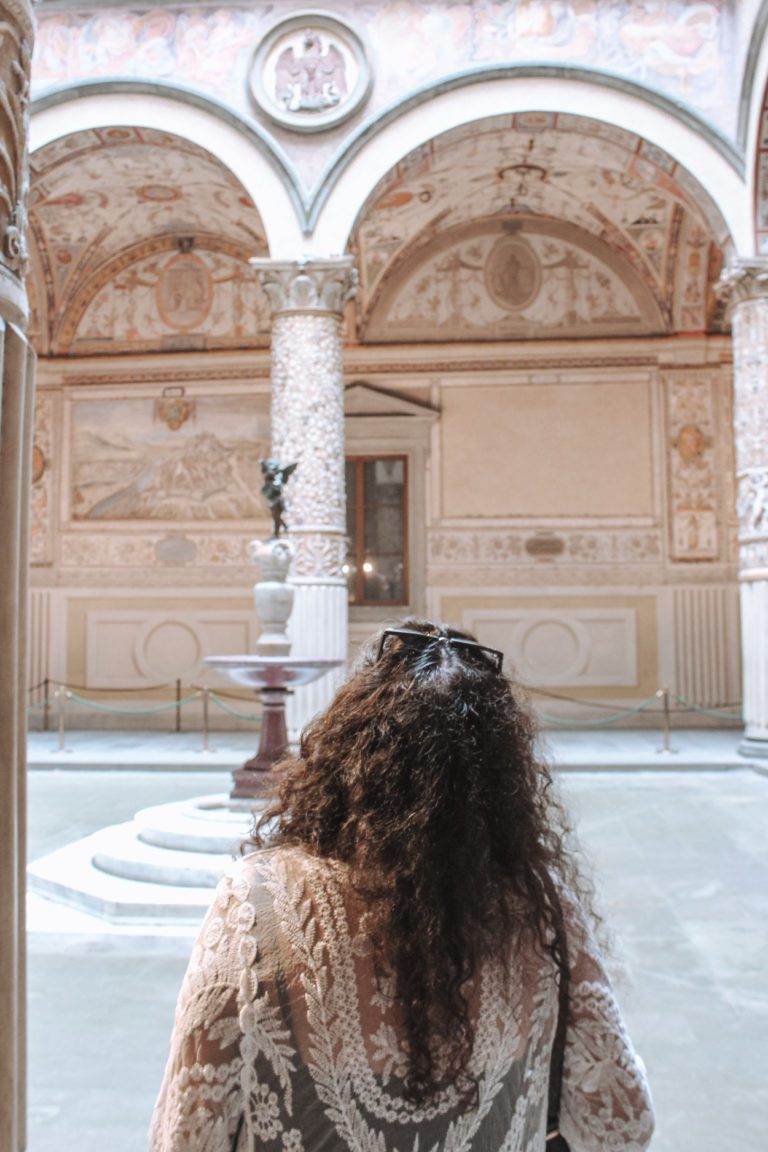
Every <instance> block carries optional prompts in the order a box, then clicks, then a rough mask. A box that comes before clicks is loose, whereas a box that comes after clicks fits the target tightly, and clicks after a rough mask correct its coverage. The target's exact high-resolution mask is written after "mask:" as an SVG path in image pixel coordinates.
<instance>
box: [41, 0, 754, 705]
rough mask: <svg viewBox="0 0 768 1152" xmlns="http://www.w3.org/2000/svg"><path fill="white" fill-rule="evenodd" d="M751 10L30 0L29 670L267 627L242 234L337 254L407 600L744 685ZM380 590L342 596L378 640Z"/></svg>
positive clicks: (354, 394)
mask: <svg viewBox="0 0 768 1152" xmlns="http://www.w3.org/2000/svg"><path fill="white" fill-rule="evenodd" d="M758 9H759V5H758V3H757V0H745V2H744V3H743V4H741V3H740V4H736V3H735V2H733V0H711V2H702V3H696V4H685V3H679V2H677V0H660V2H658V3H653V4H650V3H645V2H640V0H627V2H622V0H616V2H610V3H602V2H600V3H598V2H597V0H584V2H581V3H568V2H561V0H505V2H504V3H497V2H495V0H494V2H491V0H466V2H464V0H456V2H453V0H451V2H448V0H445V2H443V0H429V2H427V3H416V2H415V0H397V2H395V0H384V2H382V3H378V2H377V3H374V2H369V0H365V2H363V3H357V2H355V3H352V0H331V2H330V3H329V4H326V5H323V11H322V12H318V13H316V14H314V15H312V14H310V15H306V5H305V4H303V3H299V0H296V3H294V2H293V0H290V2H289V3H286V4H280V5H276V4H273V3H267V2H263V3H262V2H257V3H254V4H250V5H247V6H238V7H227V6H226V4H219V5H216V4H211V5H199V4H195V5H192V4H188V5H183V4H181V5H170V4H168V5H166V4H162V5H158V6H157V7H155V8H152V7H149V8H144V9H134V8H133V7H131V5H129V4H126V5H122V4H121V5H115V6H113V7H109V6H104V5H99V6H98V7H95V6H94V7H91V8H89V7H88V6H87V5H83V6H75V5H69V4H61V3H56V4H50V5H48V4H46V3H42V4H41V5H40V6H39V8H38V18H39V34H38V39H37V42H36V48H35V60H34V68H33V92H32V95H33V98H35V99H38V100H39V101H40V102H39V103H38V105H37V106H36V107H35V109H34V115H33V121H34V122H35V123H37V124H38V125H39V126H40V127H39V133H40V136H39V139H40V144H39V146H36V147H35V148H34V150H33V153H32V157H31V186H30V199H29V221H30V245H29V248H30V251H29V293H30V300H31V305H32V319H31V331H32V334H33V339H34V342H35V346H36V349H37V351H38V354H39V356H40V373H39V380H40V387H39V397H38V402H37V412H36V441H35V457H34V462H33V485H32V539H31V558H32V563H33V584H34V597H33V601H34V602H33V619H34V621H35V622H36V623H35V629H36V630H37V631H36V632H35V638H34V643H33V644H32V645H31V649H30V650H31V651H32V652H33V654H34V662H35V666H34V668H33V669H32V670H31V675H33V674H34V675H33V679H34V680H35V682H36V681H37V680H39V679H41V678H42V677H43V676H45V675H56V676H58V677H60V678H62V679H67V678H69V679H73V680H75V681H76V682H77V683H83V684H86V685H90V686H91V687H94V688H98V687H100V686H101V687H111V688H119V687H120V686H121V685H122V686H124V687H125V688H126V689H127V688H128V687H130V688H131V689H132V690H134V689H136V688H141V687H147V686H149V685H150V684H153V683H156V682H157V681H158V678H160V679H162V678H163V677H167V678H175V677H176V676H179V677H181V678H182V679H185V680H188V681H190V682H191V681H192V680H193V679H196V678H198V677H199V675H200V673H201V667H202V665H201V661H202V657H203V655H204V654H205V653H206V652H207V651H210V650H211V646H212V645H213V646H215V645H218V646H219V647H221V646H222V645H223V646H224V648H226V647H227V646H230V647H231V646H232V645H234V646H235V647H237V646H238V645H239V646H240V647H241V648H242V646H243V645H244V644H246V645H247V644H251V643H252V642H253V639H254V636H255V632H254V628H255V623H254V618H253V614H252V611H251V607H250V605H251V591H250V590H251V585H252V584H253V581H254V579H255V577H256V571H255V569H254V566H253V564H252V563H251V560H250V554H249V541H250V540H251V539H253V538H254V537H255V536H259V535H264V534H266V533H267V532H268V531H269V520H268V516H267V509H266V507H265V505H264V502H263V500H262V498H261V495H260V491H259V489H260V485H261V477H260V471H259V459H260V458H261V457H262V456H264V455H266V454H267V452H268V451H269V444H270V415H269V412H270V379H269V377H270V354H269V345H270V338H271V326H272V319H271V315H270V306H271V303H272V301H271V299H268V298H267V296H266V294H265V293H264V291H263V290H262V288H261V287H260V284H259V280H258V278H257V276H256V275H255V273H254V270H253V268H252V267H251V266H250V264H249V261H250V260H251V259H252V258H253V257H257V258H265V257H266V258H270V257H271V258H274V259H278V260H283V259H285V260H291V261H296V260H300V259H301V258H302V257H303V256H304V255H305V254H307V253H309V254H310V255H313V256H317V255H320V256H323V257H325V256H332V255H334V254H337V253H341V252H342V251H346V252H349V253H351V254H352V256H353V257H354V260H355V264H356V269H357V273H358V275H359V286H358V290H357V294H356V296H355V298H354V300H352V301H351V302H349V303H348V304H347V305H346V307H345V309H344V314H343V318H342V331H343V336H344V372H345V379H346V382H347V385H348V390H347V395H346V404H347V407H346V412H347V415H346V436H347V452H348V454H350V455H354V456H356V457H357V456H366V455H371V456H375V455H377V454H378V455H386V456H390V457H393V456H398V457H401V456H402V457H403V459H404V460H405V461H406V466H405V467H404V473H405V472H407V475H408V490H407V509H406V512H407V515H405V516H404V517H403V522H404V524H405V528H404V530H403V531H404V537H405V539H404V540H403V541H402V542H401V543H402V554H403V557H404V558H406V557H407V566H408V572H409V582H408V588H407V603H404V604H402V605H393V606H389V607H388V608H387V614H388V615H389V616H391V615H397V614H399V612H400V611H401V610H402V611H406V610H408V611H410V610H413V611H418V612H428V613H430V614H433V615H435V616H441V617H444V618H448V619H451V620H454V621H456V622H457V623H460V624H463V625H464V626H466V627H469V628H472V629H476V630H477V631H478V633H479V634H480V635H481V637H482V638H484V639H485V640H486V641H487V642H488V643H498V644H500V645H502V646H503V647H504V648H505V651H507V652H508V655H509V658H510V660H511V662H512V663H513V664H514V665H515V666H517V667H518V668H519V670H520V674H521V676H522V677H523V678H524V679H527V680H529V681H530V682H531V683H537V684H539V685H549V687H550V688H555V689H556V690H562V691H564V692H566V693H567V694H569V695H573V694H575V695H576V696H577V697H579V698H581V699H584V700H588V701H603V702H605V701H606V700H607V701H612V700H613V701H616V702H617V703H627V702H629V703H632V702H636V701H637V700H639V699H641V698H643V697H645V696H647V695H648V694H649V693H650V692H653V691H654V690H655V689H656V688H657V687H659V686H660V685H661V684H662V683H670V684H676V685H677V686H678V688H679V689H680V690H681V691H684V692H687V693H689V694H692V696H695V698H696V700H697V701H698V703H700V704H703V705H705V706H706V705H708V704H716V703H721V702H723V701H730V700H733V699H737V698H738V695H739V691H740V688H739V648H738V628H737V621H738V605H737V585H736V554H737V539H736V537H737V532H736V521H735V511H734V487H735V481H734V471H735V468H734V459H733V448H732V379H731V376H732V354H731V340H730V332H729V326H728V325H729V321H728V317H727V315H726V310H725V304H724V301H723V298H722V296H721V295H719V294H718V291H717V290H716V285H717V282H718V278H719V276H720V273H721V270H722V268H723V267H724V265H725V264H727V263H728V262H729V261H730V260H732V259H733V257H734V255H735V254H738V253H740V252H741V250H742V249H743V247H744V229H743V227H741V224H742V223H743V219H742V218H743V215H744V213H743V211H742V206H741V202H740V201H739V208H738V211H735V210H733V203H734V197H733V195H732V192H733V188H734V187H736V186H737V185H738V188H739V189H740V191H742V192H743V193H744V195H745V196H746V195H747V191H746V181H745V180H744V177H743V173H742V161H743V159H744V126H743V120H744V116H745V112H744V109H745V108H746V107H747V105H748V104H749V85H750V83H751V77H752V74H753V73H754V74H755V75H757V71H759V69H758V68H757V64H756V58H755V54H754V51H753V52H752V53H751V54H750V37H751V35H752V32H753V28H754V26H755V22H756V20H757V18H758ZM298 13H302V15H301V17H300V19H299V21H298V23H297V24H290V26H287V27H286V29H285V30H284V31H283V32H281V31H280V29H279V28H278V29H277V31H276V32H275V33H274V38H272V39H270V36H272V30H273V29H274V28H275V27H276V25H278V24H279V22H280V21H281V20H284V19H285V20H288V19H289V18H290V17H292V16H294V15H296V14H298ZM313 20H315V21H316V22H317V23H318V28H319V32H317V33H316V35H314V38H313V37H308V36H307V28H308V27H309V24H312V21H313ZM334 21H341V22H342V25H338V24H336V25H335V29H336V30H335V31H334ZM305 24H306V25H307V28H305ZM346 25H348V27H346ZM334 37H335V39H334ZM753 48H754V45H753ZM334 52H335V53H336V54H335V55H334ZM318 67H319V69H320V71H319V72H317V68H318ZM259 69H261V71H259ZM750 69H751V71H749V70H750ZM483 70H484V71H483ZM462 71H464V72H465V73H466V76H464V78H463V79H462V78H461V77H460V76H459V75H458V74H459V73H461V72H462ZM480 73H482V75H480ZM117 77H120V78H121V79H120V80H119V82H118V81H116V78H117ZM131 79H133V80H136V81H139V82H140V83H139V86H138V87H135V86H134V87H133V88H130V85H129V88H130V90H129V91H128V90H126V81H129V80H131ZM528 80H530V82H531V86H530V88H526V86H525V85H526V83H527V81H528ZM81 81H88V82H92V86H91V87H88V88H85V87H84V88H83V89H82V92H81V93H80V96H81V97H86V96H87V97H88V99H81V98H80V97H78V99H75V100H73V101H72V102H71V103H67V102H66V101H65V96H66V94H62V93H60V92H58V91H57V89H58V88H59V87H60V86H62V85H63V86H66V85H67V84H73V83H75V82H77V83H80V82H81ZM113 81H116V82H115V83H112V82H113ZM742 84H743V85H744V92H743V93H742ZM574 85H575V86H576V87H578V86H579V85H581V87H580V89H579V91H580V93H581V95H580V97H579V99H578V100H576V101H575V102H574V100H573V95H574V92H575V87H574ZM430 86H432V88H430ZM507 86H508V87H509V90H510V92H511V90H512V88H514V90H515V93H522V95H520V96H518V95H515V97H514V100H511V103H509V104H505V103H504V102H503V101H501V98H500V97H499V93H500V92H502V93H503V92H506V91H507ZM170 88H173V89H174V92H175V95H173V99H172V100H171V99H170V97H169V91H170ZM603 95H604V96H605V101H603V100H602V99H601V97H602V96H603ZM742 96H743V99H742ZM510 99H511V98H510ZM211 100H213V101H215V102H216V103H215V106H211V105H210V104H209V103H208V102H209V101H211ZM740 100H741V121H740V119H739V117H740V111H739V109H740ZM153 101H154V103H153ZM163 101H165V102H163ZM270 101H271V103H270ZM500 101H501V103H500ZM62 102H63V103H62ZM670 102H672V103H670ZM345 105H348V106H347V107H346V110H345ZM131 108H135V109H136V110H137V112H136V117H135V122H133V121H132V120H131ZM70 114H71V115H70ZM110 117H112V118H113V119H110ZM313 117H314V118H315V119H314V121H313ZM322 117H327V123H324V122H323V123H320V120H319V118H322ZM70 119H71V123H70ZM75 121H76V123H75ZM113 121H114V122H113ZM148 125H152V126H148ZM763 135H764V136H765V133H764V134H763ZM766 139H768V136H766ZM764 154H765V155H764ZM766 155H768V151H766V146H765V140H763V143H762V145H761V147H760V148H758V155H757V167H758V169H759V173H760V175H759V184H758V207H759V211H758V231H759V233H760V237H759V240H760V244H762V239H764V238H762V239H761V237H762V232H766V234H768V230H767V229H766V227H764V225H765V219H768V215H767V214H766V213H765V212H764V211H763V210H762V207H760V205H762V200H764V199H765V196H764V195H763V192H764V191H765V189H764V188H763V184H765V179H764V173H762V168H763V167H765V156H766ZM254 173H257V176H254ZM275 189H277V191H276V190H275ZM335 196H337V199H334V197H335ZM276 205H277V206H278V207H276ZM350 205H351V206H353V207H350ZM324 212H328V213H329V214H330V215H332V216H333V217H334V221H333V227H331V225H330V224H329V223H328V220H327V219H326V220H324V218H323V213H324ZM763 217H765V219H763ZM734 221H735V223H734ZM740 222H741V223H740ZM740 228H741V231H740V230H739V229H740ZM324 229H325V231H324ZM328 236H331V237H333V238H334V242H333V243H330V242H328V243H327V244H325V239H323V244H325V247H323V244H321V242H320V238H324V237H325V238H327V237H328ZM305 311H306V309H305ZM294 314H295V317H296V319H295V325H296V328H297V330H298V329H300V328H301V323H302V321H301V316H302V314H303V313H302V308H301V307H296V308H295V309H294ZM310 415H311V413H308V418H309V416H310ZM403 563H404V564H405V559H404V561H403ZM383 618H384V612H383V610H382V609H381V608H377V607H373V606H370V605H368V606H352V608H351V609H350V636H351V647H352V648H353V649H354V648H355V647H356V646H357V645H358V644H359V643H360V642H361V641H362V640H363V639H364V638H365V637H366V636H367V635H368V633H369V632H370V631H371V630H373V628H375V627H376V626H377V625H378V624H379V623H380V622H381V620H382V619H383ZM222 650H223V649H222ZM553 708H555V710H556V709H557V704H556V702H555V703H553ZM81 719H82V720H83V722H85V721H86V719H87V717H85V716H83V717H82V718H81Z"/></svg>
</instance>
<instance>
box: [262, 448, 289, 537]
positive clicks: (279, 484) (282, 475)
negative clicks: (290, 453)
mask: <svg viewBox="0 0 768 1152" xmlns="http://www.w3.org/2000/svg"><path fill="white" fill-rule="evenodd" d="M259 464H260V465H261V474H262V476H263V477H264V483H263V484H262V486H261V494H262V496H263V497H264V499H265V500H266V502H267V504H268V505H269V511H270V513H271V515H272V536H273V538H274V539H277V537H278V536H279V535H280V530H281V529H282V530H283V532H287V531H288V525H287V524H286V522H285V519H284V515H283V514H284V512H285V491H284V490H285V485H286V484H287V483H288V481H289V480H290V478H291V476H292V475H293V473H294V472H295V471H296V464H286V465H285V466H284V467H283V465H282V464H280V462H279V461H278V460H260V461H259Z"/></svg>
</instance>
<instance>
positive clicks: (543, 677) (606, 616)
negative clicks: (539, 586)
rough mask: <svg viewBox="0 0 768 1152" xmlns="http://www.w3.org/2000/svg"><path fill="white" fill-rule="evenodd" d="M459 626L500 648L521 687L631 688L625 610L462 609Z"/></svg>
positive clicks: (632, 659) (633, 678) (631, 642)
mask: <svg viewBox="0 0 768 1152" xmlns="http://www.w3.org/2000/svg"><path fill="white" fill-rule="evenodd" d="M463 622H464V624H465V625H466V626H467V627H468V628H469V629H470V631H472V632H474V633H475V635H476V636H477V637H478V639H479V640H480V642H481V643H483V644H489V645H491V646H493V647H500V648H502V649H503V651H504V654H505V657H506V658H507V660H508V661H509V663H510V665H511V666H512V667H513V668H514V669H515V675H516V676H517V677H518V678H519V679H520V680H521V681H522V682H523V683H524V684H531V685H539V686H542V687H545V686H546V687H566V686H567V687H573V688H592V687H597V686H599V687H606V688H607V687H615V686H621V687H632V686H634V685H636V684H637V652H636V636H635V633H636V627H637V625H636V619H635V613H634V611H633V610H632V609H631V608H582V607H578V606H576V607H574V608H572V609H570V610H568V609H563V608H552V609H550V610H542V609H538V608H520V607H514V608H511V607H510V608H507V607H499V608H478V609H472V608H467V609H465V611H464V613H463Z"/></svg>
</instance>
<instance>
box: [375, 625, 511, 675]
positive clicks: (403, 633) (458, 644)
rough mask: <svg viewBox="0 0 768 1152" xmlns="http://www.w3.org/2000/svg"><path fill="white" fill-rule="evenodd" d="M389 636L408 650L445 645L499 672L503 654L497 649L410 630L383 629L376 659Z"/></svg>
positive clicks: (472, 641)
mask: <svg viewBox="0 0 768 1152" xmlns="http://www.w3.org/2000/svg"><path fill="white" fill-rule="evenodd" d="M390 636H397V638H398V639H399V640H401V641H402V642H403V644H405V645H406V646H407V647H409V648H419V649H421V648H426V647H427V645H428V644H447V645H449V647H451V648H455V649H456V650H457V651H458V652H461V653H463V654H464V655H467V656H473V655H474V656H482V657H485V658H486V659H487V660H488V661H489V662H490V664H491V665H492V667H493V668H494V670H495V671H496V672H501V665H502V663H503V661H504V653H503V652H499V650H498V648H486V647H485V645H484V644H478V643H476V641H474V640H462V639H461V637H459V636H443V635H437V636H435V635H433V634H432V633H430V632H415V631H414V630H413V629H412V628H385V629H384V631H383V632H382V634H381V640H380V641H379V650H378V652H377V653H376V659H377V660H380V659H381V656H382V653H383V652H384V649H385V647H386V644H387V640H388V639H389V637H390Z"/></svg>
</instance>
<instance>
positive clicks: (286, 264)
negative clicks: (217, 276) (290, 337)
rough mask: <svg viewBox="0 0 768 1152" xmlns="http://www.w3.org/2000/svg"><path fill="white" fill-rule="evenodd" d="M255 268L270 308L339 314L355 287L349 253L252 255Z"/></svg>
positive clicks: (354, 273)
mask: <svg viewBox="0 0 768 1152" xmlns="http://www.w3.org/2000/svg"><path fill="white" fill-rule="evenodd" d="M249 263H250V264H251V267H252V268H254V269H255V271H256V274H257V276H258V278H259V282H260V283H261V286H262V288H263V289H264V293H265V295H266V297H267V300H268V301H269V304H270V307H271V309H272V315H273V316H275V315H279V314H280V313H284V312H331V313H336V314H338V315H341V313H342V311H343V309H344V305H345V304H346V302H347V300H351V298H352V297H353V296H354V294H355V292H356V290H357V268H356V267H355V262H354V258H353V257H352V256H333V257H328V258H326V259H317V260H315V259H306V260H269V259H264V258H262V257H254V258H253V259H252V260H250V261H249Z"/></svg>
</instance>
